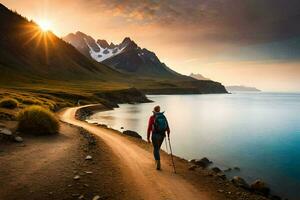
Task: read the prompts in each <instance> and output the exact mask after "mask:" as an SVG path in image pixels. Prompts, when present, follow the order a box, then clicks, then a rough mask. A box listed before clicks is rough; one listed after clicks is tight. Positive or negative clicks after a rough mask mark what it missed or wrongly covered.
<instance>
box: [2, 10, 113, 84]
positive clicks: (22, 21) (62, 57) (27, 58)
mask: <svg viewBox="0 0 300 200" xmlns="http://www.w3.org/2000/svg"><path fill="white" fill-rule="evenodd" d="M0 26H1V29H0V72H1V74H2V75H5V76H1V78H0V81H7V80H11V79H12V78H13V79H20V80H21V81H25V80H27V79H29V80H32V79H42V78H47V79H62V80H70V79H76V80H78V79H79V80H82V79H90V78H96V79H106V76H107V75H116V76H117V74H118V73H117V72H114V71H113V70H111V69H110V68H109V67H107V66H105V65H102V64H100V63H96V62H93V61H91V60H90V59H88V58H86V57H85V56H84V55H82V54H81V53H79V52H78V51H77V50H76V49H75V48H74V47H73V46H71V45H69V44H67V43H66V42H64V41H63V40H61V39H60V38H58V37H57V36H55V35H54V34H53V33H52V32H43V31H42V30H41V29H40V28H39V26H38V25H37V24H35V23H34V22H32V21H28V20H27V19H26V18H24V17H22V16H20V15H19V14H17V13H15V12H12V11H11V10H9V9H7V8H6V7H5V6H4V5H2V4H0Z"/></svg>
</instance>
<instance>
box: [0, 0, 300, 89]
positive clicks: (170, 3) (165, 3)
mask: <svg viewBox="0 0 300 200" xmlns="http://www.w3.org/2000/svg"><path fill="white" fill-rule="evenodd" d="M0 2H1V3H3V4H4V5H5V6H7V7H8V8H10V9H12V10H16V11H17V12H18V13H20V14H22V15H23V16H26V17H27V18H28V19H33V20H34V21H37V22H38V21H42V20H48V21H50V22H51V26H50V29H51V30H52V31H53V32H54V33H55V34H57V35H58V36H60V37H63V36H65V35H67V34H68V33H71V32H76V31H81V32H84V33H86V34H88V35H91V36H92V37H94V38H95V39H106V40H107V41H109V42H114V43H119V42H121V41H122V40H123V38H124V37H127V36H128V37H130V38H131V39H133V40H134V41H135V42H136V43H137V44H138V45H139V46H141V47H144V48H147V49H149V50H151V51H154V52H155V53H156V55H157V56H158V57H159V58H160V60H161V61H162V62H164V63H166V64H167V65H168V66H169V67H171V68H172V69H174V70H176V71H178V72H180V73H182V74H186V75H189V74H190V73H192V72H193V73H200V74H202V75H204V76H205V77H208V78H210V79H213V80H216V81H219V82H222V83H223V84H224V85H247V86H254V87H257V88H259V89H262V90H264V91H288V92H296V91H298V92H299V91H300V26H299V22H300V1H299V0H161V1H159V0H0Z"/></svg>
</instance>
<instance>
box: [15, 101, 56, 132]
mask: <svg viewBox="0 0 300 200" xmlns="http://www.w3.org/2000/svg"><path fill="white" fill-rule="evenodd" d="M17 118H18V120H19V125H18V130H19V131H20V132H22V133H29V134H34V135H49V134H55V133H58V129H59V121H58V119H57V118H56V116H55V115H54V113H52V112H51V111H49V110H47V109H45V108H43V107H41V106H29V107H26V108H25V109H23V110H22V111H20V112H19V114H18V117H17Z"/></svg>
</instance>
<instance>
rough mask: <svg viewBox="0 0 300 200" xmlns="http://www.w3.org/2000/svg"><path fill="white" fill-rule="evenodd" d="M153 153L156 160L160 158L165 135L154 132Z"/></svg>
mask: <svg viewBox="0 0 300 200" xmlns="http://www.w3.org/2000/svg"><path fill="white" fill-rule="evenodd" d="M151 138H152V144H153V155H154V159H155V160H160V155H159V150H160V147H161V144H162V143H163V141H164V138H165V136H164V135H161V134H157V133H152V137H151Z"/></svg>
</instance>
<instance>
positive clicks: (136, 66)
mask: <svg viewBox="0 0 300 200" xmlns="http://www.w3.org/2000/svg"><path fill="white" fill-rule="evenodd" d="M63 39H64V40H65V41H66V42H68V43H70V44H72V45H73V46H74V47H75V48H76V49H77V50H79V51H80V52H81V53H82V54H84V55H86V56H87V57H89V58H91V59H94V60H96V61H97V62H101V63H104V64H106V65H108V66H110V67H112V68H114V69H116V70H118V71H121V72H125V73H130V74H138V75H142V76H150V77H153V76H159V77H174V76H181V75H180V74H178V73H176V72H175V71H173V70H171V69H170V68H168V67H167V66H166V65H165V64H164V63H162V62H160V60H159V59H158V57H157V56H156V55H155V53H153V52H151V51H149V50H147V49H145V48H143V49H142V48H140V47H139V46H138V45H137V44H136V43H135V42H134V41H133V40H131V39H130V38H128V37H126V38H125V39H124V40H123V41H122V42H121V43H120V44H113V43H110V44H109V43H108V42H107V41H106V40H97V41H96V40H95V39H94V38H92V37H91V36H88V35H86V34H84V33H82V32H76V33H75V34H74V33H70V34H69V35H67V36H65V37H64V38H63Z"/></svg>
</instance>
